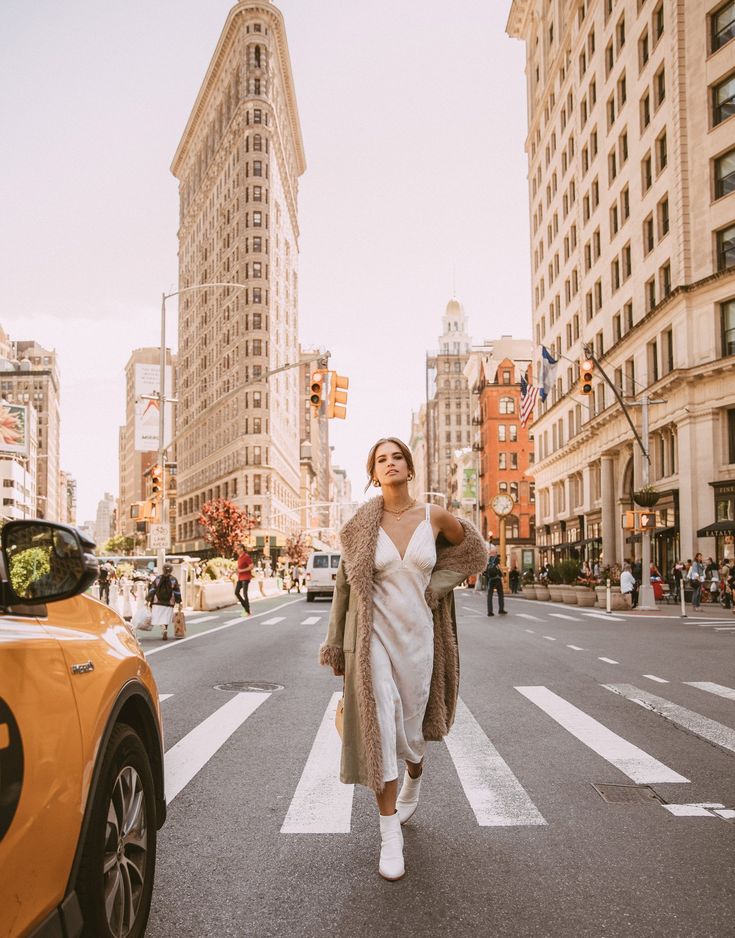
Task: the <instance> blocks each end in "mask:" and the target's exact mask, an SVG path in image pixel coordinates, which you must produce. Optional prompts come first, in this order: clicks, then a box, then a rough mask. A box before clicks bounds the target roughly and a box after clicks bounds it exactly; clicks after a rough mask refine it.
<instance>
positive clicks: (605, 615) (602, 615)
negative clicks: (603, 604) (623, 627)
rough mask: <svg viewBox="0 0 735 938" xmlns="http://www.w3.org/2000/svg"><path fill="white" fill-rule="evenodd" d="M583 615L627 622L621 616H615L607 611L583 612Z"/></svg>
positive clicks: (608, 620) (609, 620)
mask: <svg viewBox="0 0 735 938" xmlns="http://www.w3.org/2000/svg"><path fill="white" fill-rule="evenodd" d="M582 615H583V616H587V617H588V618H590V619H604V620H605V621H606V622H625V619H623V618H621V617H620V616H613V615H610V614H609V613H607V612H583V613H582Z"/></svg>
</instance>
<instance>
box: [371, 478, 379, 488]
mask: <svg viewBox="0 0 735 938" xmlns="http://www.w3.org/2000/svg"><path fill="white" fill-rule="evenodd" d="M373 485H374V486H375V488H376V489H379V488H380V482H378V480H377V479H373Z"/></svg>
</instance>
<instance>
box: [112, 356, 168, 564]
mask: <svg viewBox="0 0 735 938" xmlns="http://www.w3.org/2000/svg"><path fill="white" fill-rule="evenodd" d="M160 362H161V350H160V348H155V347H153V348H137V349H134V350H133V352H132V353H131V355H130V358H129V359H128V361H127V364H126V365H125V423H124V424H123V425H122V426H121V427H120V431H119V437H118V439H119V445H118V459H119V466H120V473H119V478H120V489H119V492H118V503H117V504H118V522H117V533H118V534H124V535H126V536H128V537H134V536H136V535H139V540H140V541H141V544H140V546H143V541H144V536H145V531H146V528H147V525H146V522H144V521H140V520H137V519H135V518H131V516H130V509H131V507H132V506H133V505H134V504H135V503H136V502H140V501H142V500H143V499H145V498H146V481H145V478H146V473H147V472H148V471H149V470H150V469H151V467H152V466H155V465H156V464H157V462H158V452H157V451H156V450H152V451H147V452H145V451H140V450H138V449H136V443H135V412H136V399H137V395H138V388H137V387H136V369H137V367H138V365H144V366H145V365H147V366H149V367H152V368H154V369H158V371H157V373H159V374H160ZM166 365H167V367H170V368H171V369H172V389H173V390H174V392H175V389H176V356H174V355H172V354H171V351H170V350H169V349H166ZM158 384H160V378H159V380H158ZM157 389H158V388H157V386H156V390H157ZM148 390H150V388H149V389H148ZM174 396H175V393H174ZM168 413H170V415H171V419H172V422H173V414H174V413H175V411H174V410H173V408H172V407H170V408H169V409H168V411H167V414H168ZM169 429H171V428H169ZM170 435H171V437H174V435H175V434H174V433H171V434H170ZM166 437H167V438H168V437H169V431H168V430H167V431H166ZM168 461H169V462H174V463H175V462H176V445H175V443H174V444H172V446H171V447H169V450H168Z"/></svg>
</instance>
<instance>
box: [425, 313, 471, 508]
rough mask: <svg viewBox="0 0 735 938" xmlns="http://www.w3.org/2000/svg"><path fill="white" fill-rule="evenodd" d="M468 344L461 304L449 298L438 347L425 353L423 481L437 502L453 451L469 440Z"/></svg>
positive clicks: (446, 485)
mask: <svg viewBox="0 0 735 938" xmlns="http://www.w3.org/2000/svg"><path fill="white" fill-rule="evenodd" d="M470 345H471V339H470V337H469V334H468V332H467V317H466V316H465V313H464V307H463V306H462V304H461V303H460V302H459V301H458V300H456V299H451V300H450V301H449V303H447V307H446V310H445V311H444V316H443V317H442V334H441V335H440V336H439V350H438V351H437V352H434V353H430V354H428V355H427V356H426V480H427V490H428V491H429V492H434V493H436V494H438V495H440V496H444V498H445V500H444V501H439V504H446V499H448V498H449V468H450V465H451V462H452V456H453V453H454V450H455V449H460V448H462V447H464V446H469V445H470V442H471V441H470V435H471V432H470V392H469V387H468V385H467V378H466V376H465V374H464V368H465V365H466V364H467V358H468V355H469V351H470ZM421 496H423V493H421V495H420V497H421ZM427 498H428V499H429V500H432V499H433V498H434V496H427Z"/></svg>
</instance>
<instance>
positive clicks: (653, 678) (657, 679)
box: [643, 674, 669, 684]
mask: <svg viewBox="0 0 735 938" xmlns="http://www.w3.org/2000/svg"><path fill="white" fill-rule="evenodd" d="M643 677H647V678H648V680H649V681H655V682H656V683H657V684H668V683H669V682H668V681H667V680H666V678H664V677H656V675H655V674H644V675H643Z"/></svg>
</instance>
